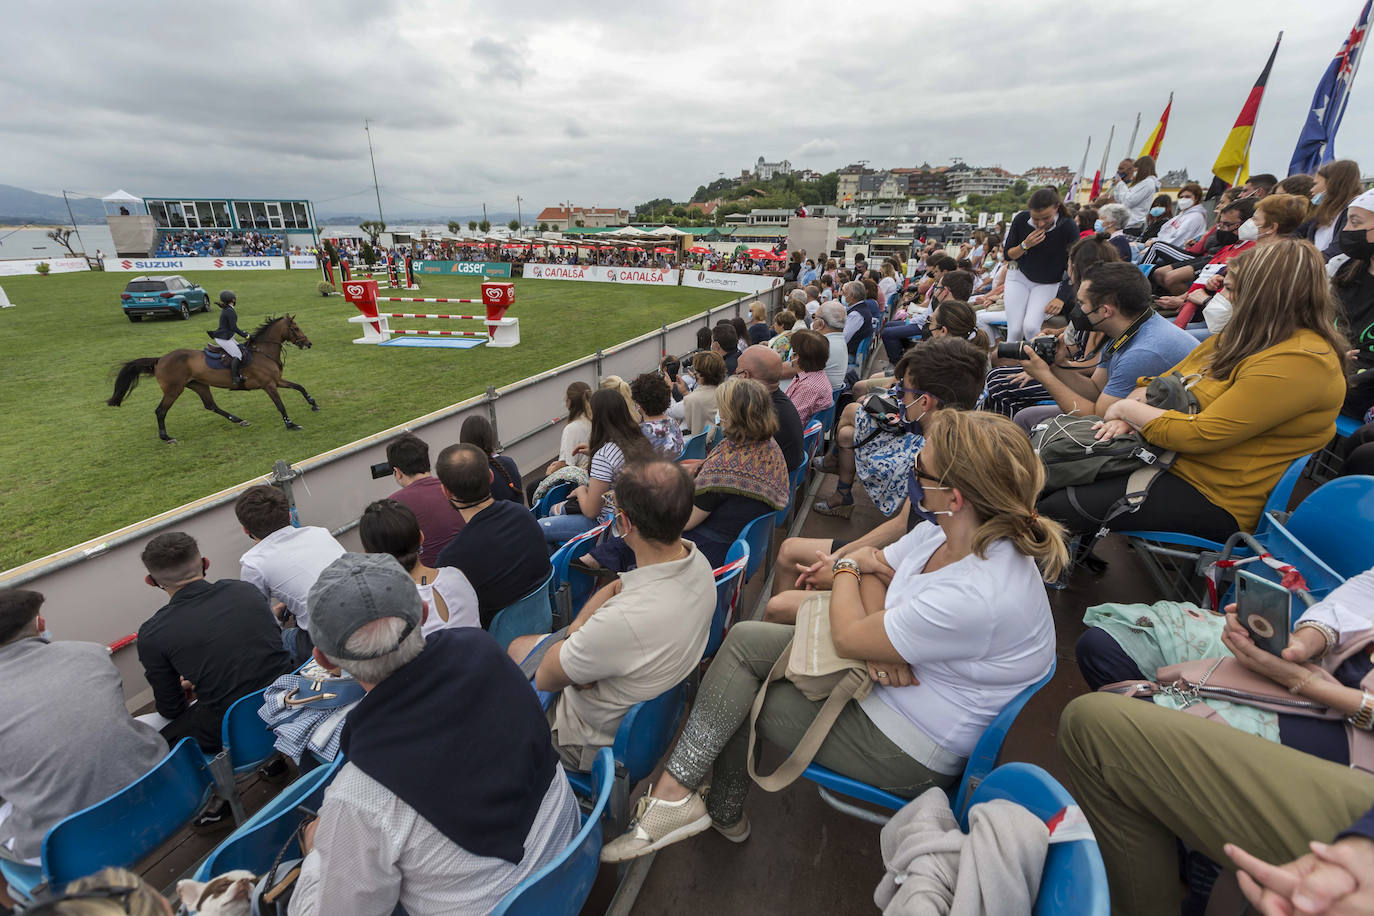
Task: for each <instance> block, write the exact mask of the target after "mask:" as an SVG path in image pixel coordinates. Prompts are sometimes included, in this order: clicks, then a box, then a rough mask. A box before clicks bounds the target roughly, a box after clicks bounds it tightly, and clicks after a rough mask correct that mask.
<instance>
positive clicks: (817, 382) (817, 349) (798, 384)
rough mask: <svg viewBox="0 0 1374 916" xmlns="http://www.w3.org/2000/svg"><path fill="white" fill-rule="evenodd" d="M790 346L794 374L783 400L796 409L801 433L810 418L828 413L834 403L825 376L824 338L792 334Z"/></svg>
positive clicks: (826, 346)
mask: <svg viewBox="0 0 1374 916" xmlns="http://www.w3.org/2000/svg"><path fill="white" fill-rule="evenodd" d="M776 339H777V338H774V340H776ZM790 342H791V349H792V365H793V366H794V367H795V368H796V370H797V374H796V376H795V377H793V379H792V384H791V385H790V386H789V387H788V389H787V397H788V398H789V399H790V400H791V401H792V406H793V407H795V408H797V418H798V419H799V420H800V421H801V425H802V429H803V430H805V429H806V425H807V424H808V423H810V422H811V418H812V417H814V416H816V415H817V414H820V413H824V412H825V411H827V410H829V409H830V405H831V404H834V403H835V393H834V391H833V390H832V389H831V387H830V379H829V377H828V376H826V374H825V363H826V360H827V359H829V358H830V344H829V342H828V341H827V340H826V339H825V336H824V335H822V334H820V333H818V332H816V331H793V332H791V334H790Z"/></svg>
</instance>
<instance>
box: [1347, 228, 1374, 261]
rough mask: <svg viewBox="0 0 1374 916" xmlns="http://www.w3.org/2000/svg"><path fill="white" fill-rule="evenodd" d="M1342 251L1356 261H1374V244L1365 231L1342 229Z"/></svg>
mask: <svg viewBox="0 0 1374 916" xmlns="http://www.w3.org/2000/svg"><path fill="white" fill-rule="evenodd" d="M1340 241H1341V251H1343V252H1345V253H1346V254H1348V255H1350V257H1351V258H1353V259H1354V260H1356V261H1368V260H1371V259H1374V242H1371V241H1370V240H1369V232H1368V230H1365V229H1342V230H1341V235H1340Z"/></svg>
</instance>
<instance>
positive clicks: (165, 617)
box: [138, 487, 316, 808]
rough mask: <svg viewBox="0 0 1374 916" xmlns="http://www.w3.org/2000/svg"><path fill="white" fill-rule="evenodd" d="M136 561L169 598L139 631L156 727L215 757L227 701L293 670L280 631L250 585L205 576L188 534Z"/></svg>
mask: <svg viewBox="0 0 1374 916" xmlns="http://www.w3.org/2000/svg"><path fill="white" fill-rule="evenodd" d="M266 489H271V488H270V487H269V488H266ZM142 559H143V566H144V568H145V569H147V570H148V574H147V575H146V576H145V577H144V581H145V582H147V583H148V584H149V585H151V586H152V587H153V588H160V589H162V590H163V591H164V592H166V593H167V595H168V597H169V598H170V599H171V600H170V601H168V603H167V604H166V605H164V606H163V607H162V608H160V609H159V610H158V611H157V613H155V614H153V616H152V617H150V618H148V619H147V620H145V621H144V622H143V625H142V626H140V627H139V628H138V660H139V661H140V662H141V663H142V664H143V675H144V677H146V678H147V680H148V686H149V687H151V688H152V690H153V703H154V704H155V706H156V708H157V713H158V715H159V716H160V717H161V720H155V721H157V724H158V726H159V727H160V729H161V731H162V737H164V738H166V739H167V743H168V744H170V745H175V744H176V743H177V742H178V741H180V740H181V739H182V738H187V737H190V738H194V739H196V742H197V743H198V744H199V745H200V746H201V749H202V750H204V751H206V752H207V753H215V752H218V751H219V749H220V723H221V721H222V720H223V718H224V713H225V711H226V710H228V709H229V707H230V706H231V705H233V702H234V701H235V700H237V699H239V698H240V697H242V696H245V695H247V694H250V693H252V692H253V691H255V690H260V689H262V688H263V687H266V686H267V685H268V684H270V683H272V682H273V681H274V680H276V679H277V678H278V677H279V676H281V675H283V674H285V673H286V672H287V671H289V670H291V668H292V667H294V665H293V661H292V659H291V657H290V656H289V655H288V654H287V651H286V649H284V648H283V647H282V633H281V631H280V630H279V629H278V628H277V625H276V622H275V621H274V619H273V617H272V611H271V610H270V609H269V608H268V606H267V599H266V598H264V597H263V593H262V592H261V591H259V590H258V589H257V588H256V587H254V586H253V585H250V584H249V583H247V582H240V581H239V580H237V579H220V580H219V581H218V582H210V581H208V580H207V579H206V578H205V573H206V571H207V570H208V569H209V568H210V561H209V560H206V559H204V558H203V557H201V555H200V548H199V547H198V546H197V545H196V542H195V539H194V538H192V537H191V536H190V535H189V534H185V533H183V532H180V531H168V532H165V533H163V534H159V535H158V536H157V537H155V538H153V539H152V540H151V541H149V542H148V544H147V546H146V547H144V548H143V556H142ZM315 578H316V576H311V577H310V582H311V584H312V585H313V584H314V581H315ZM306 616H307V618H308V617H309V612H308V610H307V611H306ZM188 693H189V694H191V696H192V697H193V698H194V701H192V700H189V699H188V696H187V695H188ZM224 807H225V808H227V807H228V805H227V804H226V805H224Z"/></svg>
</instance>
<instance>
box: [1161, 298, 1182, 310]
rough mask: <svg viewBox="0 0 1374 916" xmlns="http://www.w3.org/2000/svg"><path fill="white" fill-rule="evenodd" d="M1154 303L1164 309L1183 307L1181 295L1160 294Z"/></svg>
mask: <svg viewBox="0 0 1374 916" xmlns="http://www.w3.org/2000/svg"><path fill="white" fill-rule="evenodd" d="M1155 305H1157V306H1159V307H1160V308H1164V309H1181V308H1183V297H1182V296H1160V297H1159V298H1158V299H1156V300H1155Z"/></svg>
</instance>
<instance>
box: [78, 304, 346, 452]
mask: <svg viewBox="0 0 1374 916" xmlns="http://www.w3.org/2000/svg"><path fill="white" fill-rule="evenodd" d="M287 343H291V344H295V345H296V346H297V347H299V348H301V349H302V350H305V349H308V348H309V347H310V338H308V337H306V336H305V334H304V333H303V332H302V331H301V329H300V328H299V327H297V326H296V321H295V319H293V318H292V317H291V316H290V315H283V316H282V317H280V318H268V319H267V320H266V321H264V322H263V323H262V325H261V326H260V327H259V328H258V329H257V330H256V331H254V332H253V333H252V334H250V335H248V343H246V344H245V345H244V351H245V352H244V356H245V361H244V364H243V367H242V372H243V387H242V388H235V386H234V385H233V383H232V381H231V380H230V378H229V370H228V368H224V369H212V368H210V366H209V364H208V363H207V362H206V360H205V352H204V351H203V350H173V351H172V352H171V353H168V354H167V355H166V356H164V357H162V358H161V359H159V358H157V357H148V356H145V357H143V358H141V359H131V360H129V361H128V362H127V363H125V364H124V365H123V366H121V367H120V369H119V375H118V377H117V378H116V379H115V387H114V394H113V395H112V396H111V397H110V399H109V400H108V401H106V402H105V403H106V404H109V405H110V406H111V407H118V406H119V405H120V404H122V403H123V402H124V397H125V396H126V395H127V394H128V393H129V392H130V391H132V390H133V388H134V386H135V385H137V384H138V379H139V376H142V375H151V376H153V377H154V378H156V379H157V383H158V384H159V385H160V386H162V402H161V403H160V404H158V405H157V410H156V411H155V413H156V414H157V434H158V435H159V436H161V437H162V441H163V442H175V441H177V440H175V439H173V438H172V437H171V436H169V435H167V422H166V421H167V411H168V410H171V408H172V404H174V403H176V399H177V398H179V397H181V393H182V392H183V391H185V390H186V389H187V388H190V389H191V390H192V391H194V392H195V393H196V394H198V395H200V400H201V403H202V404H204V405H205V409H206V410H213V411H214V412H215V413H217V414H219V415H220V416H221V417H224V418H225V419H226V420H228V421H229V422H231V423H237V424H238V425H239V426H247V425H248V421H247V420H241V419H239V418H238V417H236V416H234V415H233V414H231V413H229V412H228V411H227V410H221V409H220V408H219V405H217V404H216V403H215V399H214V398H213V397H211V396H210V389H211V388H230V389H235V390H239V391H243V390H248V389H251V388H261V389H262V390H263V391H266V392H267V396H268V397H269V398H271V399H272V403H273V404H275V405H277V411H278V412H279V413H280V414H281V418H282V420H283V421H284V422H285V423H286V428H287V429H300V428H301V427H299V426H297V425H296V424H295V423H292V422H291V418H290V417H288V416H287V415H286V407H285V406H284V405H283V404H282V402H281V397H280V396H279V395H278V394H277V388H279V387H281V388H293V389H295V390H296V391H299V392H300V393H301V396H302V397H304V398H305V402H306V403H307V404H309V405H310V409H311V410H319V409H320V406H319V405H318V404H316V403H315V399H314V398H312V397H311V396H310V395H309V394H308V393H306V390H305V389H304V388H302V387H301V386H300V385H297V384H296V383H295V382H289V381H287V380H286V379H284V378H282V377H281V374H282V346H283V344H287Z"/></svg>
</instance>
